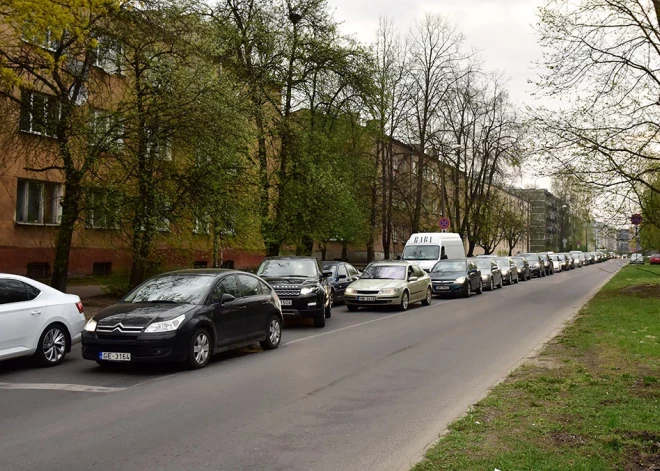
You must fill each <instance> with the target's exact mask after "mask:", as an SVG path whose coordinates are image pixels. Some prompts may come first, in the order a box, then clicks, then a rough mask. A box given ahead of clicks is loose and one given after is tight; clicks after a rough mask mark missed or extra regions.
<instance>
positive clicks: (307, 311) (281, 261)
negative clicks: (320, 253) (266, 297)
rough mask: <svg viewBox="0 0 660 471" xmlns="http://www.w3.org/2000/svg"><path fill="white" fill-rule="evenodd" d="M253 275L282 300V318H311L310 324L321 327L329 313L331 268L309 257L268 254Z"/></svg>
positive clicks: (330, 308) (330, 307)
mask: <svg viewBox="0 0 660 471" xmlns="http://www.w3.org/2000/svg"><path fill="white" fill-rule="evenodd" d="M257 275H259V276H260V277H262V278H263V279H264V280H266V282H267V283H268V284H269V285H271V286H272V287H273V289H274V290H275V292H276V293H277V296H278V297H279V298H280V301H281V302H282V314H283V315H284V317H287V316H288V317H300V318H311V319H313V320H314V327H318V328H321V327H325V320H326V319H327V318H330V316H331V315H332V286H331V285H330V281H328V280H329V278H330V277H331V276H332V271H331V270H324V269H323V266H322V265H321V262H320V261H318V260H317V259H315V258H312V257H293V256H290V257H269V258H266V259H265V260H264V261H263V262H261V265H259V269H258V270H257Z"/></svg>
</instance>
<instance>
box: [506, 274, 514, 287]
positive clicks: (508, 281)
mask: <svg viewBox="0 0 660 471" xmlns="http://www.w3.org/2000/svg"><path fill="white" fill-rule="evenodd" d="M512 280H513V278H512V277H511V275H509V276H508V278H507V279H506V284H507V285H510V284H512V283H513V281H512Z"/></svg>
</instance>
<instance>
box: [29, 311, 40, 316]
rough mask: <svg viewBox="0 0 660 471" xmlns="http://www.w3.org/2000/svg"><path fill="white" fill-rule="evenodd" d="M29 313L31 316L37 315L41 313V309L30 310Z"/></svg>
mask: <svg viewBox="0 0 660 471" xmlns="http://www.w3.org/2000/svg"><path fill="white" fill-rule="evenodd" d="M30 314H32V315H33V316H38V315H39V314H41V311H32V312H31V313H30Z"/></svg>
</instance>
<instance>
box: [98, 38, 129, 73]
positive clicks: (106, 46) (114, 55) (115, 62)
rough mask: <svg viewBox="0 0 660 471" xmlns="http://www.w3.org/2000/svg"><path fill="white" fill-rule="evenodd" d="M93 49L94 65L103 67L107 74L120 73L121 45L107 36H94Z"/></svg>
mask: <svg viewBox="0 0 660 471" xmlns="http://www.w3.org/2000/svg"><path fill="white" fill-rule="evenodd" d="M96 42H97V44H96V48H95V49H94V63H93V65H94V67H98V68H99V69H103V70H104V71H105V72H106V73H108V74H112V75H114V74H122V67H121V56H122V47H121V46H119V45H117V43H116V41H113V40H112V39H110V38H108V37H107V36H99V37H98V38H96Z"/></svg>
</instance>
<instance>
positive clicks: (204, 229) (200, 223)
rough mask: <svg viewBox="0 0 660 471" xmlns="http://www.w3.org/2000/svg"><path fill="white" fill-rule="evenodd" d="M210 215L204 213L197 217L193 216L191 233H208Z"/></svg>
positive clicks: (209, 229)
mask: <svg viewBox="0 0 660 471" xmlns="http://www.w3.org/2000/svg"><path fill="white" fill-rule="evenodd" d="M210 220H211V217H210V216H209V215H208V214H204V215H202V216H200V217H198V218H195V221H194V224H193V234H208V233H209V232H210V231H211V222H210Z"/></svg>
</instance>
